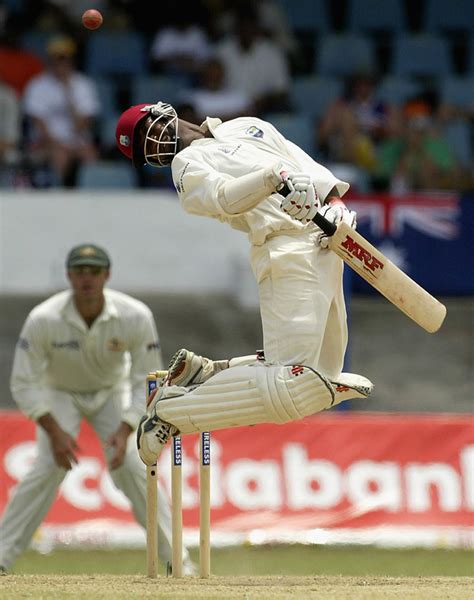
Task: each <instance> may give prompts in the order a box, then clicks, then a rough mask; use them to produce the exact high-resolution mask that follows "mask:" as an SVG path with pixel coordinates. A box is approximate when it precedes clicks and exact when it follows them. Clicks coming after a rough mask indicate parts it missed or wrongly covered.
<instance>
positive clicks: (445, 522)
mask: <svg viewBox="0 0 474 600" xmlns="http://www.w3.org/2000/svg"><path fill="white" fill-rule="evenodd" d="M0 432H1V435H0V483H1V485H0V513H2V512H3V509H4V506H5V504H6V502H7V499H8V497H9V494H10V493H11V491H12V489H13V488H14V486H15V484H16V483H17V481H18V480H19V479H20V478H21V477H23V476H24V475H25V474H26V472H27V471H28V469H29V468H30V467H31V465H32V462H33V460H34V456H35V444H34V425H33V424H32V423H31V422H30V421H28V420H27V419H26V418H25V417H23V416H21V415H20V414H19V413H13V412H11V413H0ZM79 446H80V448H81V449H82V453H81V456H80V462H79V464H78V465H77V466H76V467H75V468H74V469H73V470H72V471H71V472H70V473H69V474H68V475H67V477H66V479H65V480H64V482H63V484H62V486H61V488H60V493H59V495H58V498H57V500H56V502H55V503H54V505H53V507H52V509H51V511H50V512H49V514H48V515H47V517H46V519H45V522H44V525H43V527H42V532H43V539H45V538H47V537H48V535H52V536H53V537H54V538H55V540H56V541H58V540H60V539H61V535H60V534H59V533H58V532H60V531H66V530H68V531H72V530H74V531H76V537H78V538H81V534H80V533H78V531H80V528H81V527H82V528H83V530H84V529H85V528H87V527H89V528H90V524H91V522H93V523H94V531H95V532H96V533H97V536H99V533H98V532H99V531H102V529H103V531H102V533H101V534H100V535H101V536H102V537H101V540H102V541H103V542H105V543H109V542H110V543H118V544H120V543H122V542H123V540H122V538H121V537H120V535H119V533H118V529H117V528H120V527H123V528H125V529H124V532H125V530H126V532H127V533H126V535H125V533H124V535H123V538H124V539H126V540H127V541H128V543H137V544H140V543H142V542H143V540H144V537H143V532H142V531H141V530H140V529H139V528H137V527H136V526H135V525H134V520H133V517H132V515H131V513H130V510H129V505H128V500H127V499H126V498H125V497H124V496H123V495H122V494H121V492H118V491H117V490H116V489H115V488H114V486H113V484H112V482H111V479H110V477H109V475H108V472H107V469H106V466H105V462H104V458H103V455H102V451H101V448H100V444H99V442H98V440H97V438H96V436H95V434H94V432H93V431H92V429H91V428H90V426H89V425H88V424H87V423H84V424H83V427H82V429H81V433H80V437H79ZM169 454H170V451H169V448H168V447H167V448H166V449H165V452H164V453H163V455H162V456H161V458H160V462H159V473H160V476H161V478H162V482H163V484H164V485H166V486H167V488H168V490H169V489H170V467H169V465H170V456H169ZM198 474H199V460H198V438H197V436H184V437H183V509H184V525H185V531H186V532H187V534H188V535H189V536H190V537H189V539H190V540H191V541H192V539H193V536H195V535H196V530H197V528H198V524H199V491H198V489H199V488H198ZM211 486H212V490H211V503H212V534H213V539H214V541H215V542H216V543H233V542H238V541H243V540H247V541H251V542H255V543H257V542H265V541H302V542H313V543H315V542H316V543H332V542H336V543H339V542H344V543H348V542H351V543H357V542H362V543H367V542H369V543H384V544H391V545H420V544H421V545H432V544H437V545H439V544H442V545H443V544H444V545H448V546H468V547H472V546H474V422H473V420H472V418H471V417H470V416H468V415H465V416H455V415H412V414H410V415H400V414H382V413H381V414H378V413H377V414H375V413H374V414H367V413H359V414H357V413H345V412H344V413H326V414H321V415H318V416H316V417H312V418H310V419H305V420H304V421H301V422H295V423H289V424H286V425H281V426H277V425H259V426H256V427H242V428H237V429H229V430H223V431H216V432H214V433H213V434H212V445H211ZM107 523H109V524H110V523H113V528H114V532H115V533H114V534H112V533H111V532H107ZM68 528H69V529H68ZM78 528H79V529H78ZM101 528H102V529H101ZM48 532H49V534H48ZM52 532H53V533H52ZM86 537H87V536H86ZM99 537H100V536H99ZM82 539H84V534H83V535H82ZM134 540H135V541H134ZM69 541H71V540H70V539H69ZM91 541H94V540H91ZM96 542H97V540H96Z"/></svg>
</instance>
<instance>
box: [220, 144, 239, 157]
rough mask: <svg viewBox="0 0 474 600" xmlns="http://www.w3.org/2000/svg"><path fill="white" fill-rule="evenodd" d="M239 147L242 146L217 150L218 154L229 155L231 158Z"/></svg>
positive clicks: (222, 147) (224, 147)
mask: <svg viewBox="0 0 474 600" xmlns="http://www.w3.org/2000/svg"><path fill="white" fill-rule="evenodd" d="M241 146H242V144H239V145H238V146H219V147H218V148H217V149H218V150H219V152H223V153H224V154H229V155H230V156H233V155H234V154H235V153H236V152H237V151H238V150H239V148H240V147H241Z"/></svg>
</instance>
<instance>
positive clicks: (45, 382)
mask: <svg viewBox="0 0 474 600" xmlns="http://www.w3.org/2000/svg"><path fill="white" fill-rule="evenodd" d="M104 295H105V305H104V309H103V311H102V313H101V314H100V315H99V316H98V317H97V319H96V320H95V321H94V323H93V324H92V326H91V327H90V328H88V327H87V325H86V323H85V322H84V320H83V319H82V317H81V316H80V315H79V313H78V311H77V309H76V307H75V304H74V301H73V297H72V292H71V291H70V290H67V291H64V292H60V293H58V294H55V295H54V296H51V297H50V298H48V299H47V300H45V301H44V302H42V303H41V304H39V305H38V306H36V307H35V308H34V309H33V310H32V311H31V312H30V314H29V315H28V317H27V319H26V322H25V324H24V326H23V329H22V331H21V334H20V338H19V341H18V344H17V348H16V352H15V357H14V361H13V371H12V376H11V382H10V384H11V391H12V394H13V397H14V399H15V401H16V402H17V404H18V405H19V407H20V408H21V410H23V412H24V413H25V414H27V415H28V416H29V417H31V418H32V419H35V420H36V419H38V418H39V417H40V416H42V415H43V414H46V413H47V412H49V406H48V392H49V390H50V389H58V390H65V391H68V392H71V393H75V394H79V395H80V394H84V395H88V396H89V397H88V398H87V400H86V401H84V404H86V402H90V403H92V404H93V405H94V407H95V408H99V407H100V405H101V402H102V398H106V397H107V394H104V390H105V391H106V392H107V391H108V390H110V389H111V388H113V387H115V386H123V385H126V384H127V383H128V384H130V386H131V404H130V407H128V408H126V409H125V411H124V415H123V420H124V421H126V422H127V423H129V424H130V425H131V426H132V427H135V426H136V425H137V423H138V420H139V419H140V417H141V416H142V415H143V413H144V404H145V398H144V393H145V392H144V390H145V377H146V375H147V373H148V372H149V371H153V370H157V369H161V368H162V359H161V352H160V345H159V339H158V334H157V331H156V326H155V323H154V320H153V315H152V313H151V311H150V309H149V308H148V307H147V306H146V305H145V304H143V303H142V302H140V301H139V300H136V299H134V298H131V297H130V296H127V295H125V294H122V293H121V292H117V291H114V290H109V289H106V290H104Z"/></svg>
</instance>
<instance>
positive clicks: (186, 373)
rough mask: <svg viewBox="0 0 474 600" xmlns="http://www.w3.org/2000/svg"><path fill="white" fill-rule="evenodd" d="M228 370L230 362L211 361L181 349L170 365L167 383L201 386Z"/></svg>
mask: <svg viewBox="0 0 474 600" xmlns="http://www.w3.org/2000/svg"><path fill="white" fill-rule="evenodd" d="M228 368H229V361H228V360H211V359H210V358H205V357H204V356H199V355H198V354H194V352H191V350H186V348H181V350H178V351H177V352H175V354H174V355H173V358H172V359H171V361H170V364H169V365H168V376H167V378H166V382H167V384H168V385H179V386H185V387H189V386H193V385H200V384H201V383H204V382H205V381H207V380H208V379H209V378H210V377H212V376H213V375H215V374H216V373H218V372H219V371H223V370H224V369H228Z"/></svg>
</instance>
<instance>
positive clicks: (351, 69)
mask: <svg viewBox="0 0 474 600" xmlns="http://www.w3.org/2000/svg"><path fill="white" fill-rule="evenodd" d="M315 65H316V73H317V74H318V75H329V76H331V77H347V76H350V75H353V74H355V73H361V72H368V71H369V72H373V71H374V70H375V67H376V60H375V50H374V45H373V42H372V41H371V40H370V39H369V38H366V37H362V36H358V35H355V34H330V35H327V36H324V37H323V38H322V39H321V41H320V43H319V44H318V45H317V48H316V56H315Z"/></svg>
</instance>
